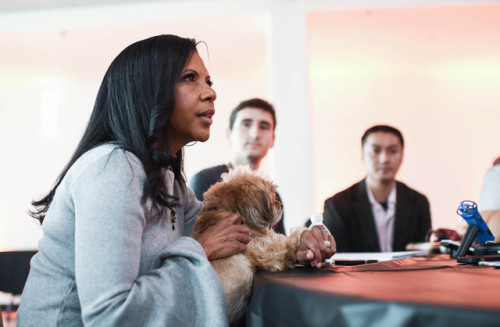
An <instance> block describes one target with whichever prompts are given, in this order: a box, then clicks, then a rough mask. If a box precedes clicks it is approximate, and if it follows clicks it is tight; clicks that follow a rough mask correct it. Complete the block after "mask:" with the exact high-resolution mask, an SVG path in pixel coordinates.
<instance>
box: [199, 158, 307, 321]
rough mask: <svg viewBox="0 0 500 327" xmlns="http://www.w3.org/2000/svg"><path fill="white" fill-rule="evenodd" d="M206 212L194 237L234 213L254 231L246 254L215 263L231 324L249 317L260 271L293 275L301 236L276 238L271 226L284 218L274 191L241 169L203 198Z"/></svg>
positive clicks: (296, 234) (234, 171)
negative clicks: (290, 272)
mask: <svg viewBox="0 0 500 327" xmlns="http://www.w3.org/2000/svg"><path fill="white" fill-rule="evenodd" d="M203 196H204V201H203V202H204V207H203V210H202V211H201V213H200V215H199V216H198V219H197V221H196V223H195V225H194V231H193V237H197V236H198V235H200V234H201V233H203V232H204V231H205V230H207V229H208V228H209V227H210V226H213V225H215V224H216V223H217V222H218V221H220V220H221V219H224V218H226V217H228V216H229V215H230V214H231V213H237V214H239V216H240V217H241V219H242V220H243V222H244V223H245V225H247V226H248V227H249V228H250V236H251V238H252V239H251V241H250V242H249V243H248V245H247V249H246V251H245V252H244V253H240V254H236V255H233V256H231V257H229V258H225V259H218V260H213V261H212V262H211V263H212V266H213V267H214V269H215V271H216V272H217V274H218V276H219V279H220V282H221V285H222V289H223V290H224V295H225V298H226V307H227V312H228V317H229V321H235V320H237V319H239V318H240V317H242V316H243V314H244V313H245V310H246V307H247V302H248V297H249V295H250V292H251V287H252V283H253V276H254V273H255V270H256V269H266V270H270V271H281V270H285V269H287V268H289V269H293V268H294V265H293V264H294V262H295V261H296V250H297V247H298V245H299V242H300V233H301V231H302V230H296V231H294V232H293V233H292V235H291V236H290V238H287V237H286V236H285V235H282V234H278V233H275V232H274V231H273V230H272V226H273V225H274V224H275V223H277V222H278V221H279V219H280V218H281V203H280V202H278V201H277V200H276V185H275V184H273V183H272V182H271V181H270V180H268V179H267V178H265V177H263V176H260V175H259V174H258V173H255V172H252V171H251V170H250V169H249V168H248V167H238V168H236V169H233V170H231V171H230V172H229V173H226V174H223V175H222V181H221V182H219V183H216V184H214V185H212V186H211V187H210V188H209V189H208V191H206V192H205V194H204V195H203Z"/></svg>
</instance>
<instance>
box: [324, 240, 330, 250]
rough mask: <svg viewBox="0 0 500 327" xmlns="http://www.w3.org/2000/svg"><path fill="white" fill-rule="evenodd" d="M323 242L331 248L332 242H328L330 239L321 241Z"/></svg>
mask: <svg viewBox="0 0 500 327" xmlns="http://www.w3.org/2000/svg"><path fill="white" fill-rule="evenodd" d="M323 242H324V243H325V246H326V247H327V248H329V249H331V248H332V243H330V241H323Z"/></svg>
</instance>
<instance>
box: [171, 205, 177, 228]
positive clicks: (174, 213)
mask: <svg viewBox="0 0 500 327" xmlns="http://www.w3.org/2000/svg"><path fill="white" fill-rule="evenodd" d="M176 221H177V209H176V208H175V207H174V208H172V209H170V222H171V223H172V230H175V222H176Z"/></svg>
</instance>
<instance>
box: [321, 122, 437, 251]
mask: <svg viewBox="0 0 500 327" xmlns="http://www.w3.org/2000/svg"><path fill="white" fill-rule="evenodd" d="M361 145H362V154H363V155H362V157H363V162H364V164H365V166H366V170H367V176H366V178H365V179H363V180H362V181H360V182H358V183H356V184H354V185H352V186H351V187H349V188H348V189H346V190H344V191H342V192H340V193H337V194H335V195H334V196H333V197H331V198H329V199H327V200H326V201H325V207H324V223H325V225H326V226H327V227H328V228H329V229H330V231H331V232H332V234H333V236H334V237H335V241H336V243H337V251H338V252H381V251H382V252H389V251H404V250H405V248H406V245H407V244H408V243H413V242H423V241H425V236H426V234H427V232H428V231H429V229H430V228H431V216H430V210H429V201H428V200H427V198H426V197H425V196H424V195H422V194H420V193H418V192H417V191H415V190H412V189H411V188H409V187H408V186H406V185H405V184H403V183H401V182H398V181H396V173H397V172H398V170H399V167H400V165H401V162H402V161H403V150H404V140H403V135H402V134H401V132H400V131H399V130H398V129H396V128H394V127H391V126H387V125H376V126H373V127H371V128H369V129H368V130H367V131H366V132H365V133H364V135H363V137H362V138H361Z"/></svg>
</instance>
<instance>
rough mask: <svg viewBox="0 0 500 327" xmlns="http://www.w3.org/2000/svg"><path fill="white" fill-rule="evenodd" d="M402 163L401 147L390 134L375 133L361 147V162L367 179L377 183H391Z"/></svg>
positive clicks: (393, 135)
mask: <svg viewBox="0 0 500 327" xmlns="http://www.w3.org/2000/svg"><path fill="white" fill-rule="evenodd" d="M402 161H403V146H402V144H401V142H400V141H399V138H398V137H397V136H396V135H395V134H392V133H387V132H375V133H371V134H369V135H368V137H367V138H366V141H365V144H364V145H363V162H364V163H365V167H366V170H367V174H368V178H370V179H371V180H373V181H377V182H383V183H387V182H392V181H394V180H395V179H396V173H397V172H398V170H399V166H401V162H402Z"/></svg>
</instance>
